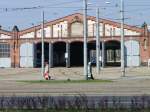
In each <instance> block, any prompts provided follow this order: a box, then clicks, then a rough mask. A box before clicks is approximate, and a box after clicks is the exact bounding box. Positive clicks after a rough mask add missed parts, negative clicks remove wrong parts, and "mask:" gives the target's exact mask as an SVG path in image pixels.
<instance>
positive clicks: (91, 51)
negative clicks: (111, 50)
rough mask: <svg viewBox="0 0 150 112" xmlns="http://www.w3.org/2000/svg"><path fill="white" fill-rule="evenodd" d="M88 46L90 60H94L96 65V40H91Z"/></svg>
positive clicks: (93, 62)
mask: <svg viewBox="0 0 150 112" xmlns="http://www.w3.org/2000/svg"><path fill="white" fill-rule="evenodd" d="M87 46H88V62H89V61H90V62H92V64H94V65H96V42H95V41H91V42H89V43H88V44H87Z"/></svg>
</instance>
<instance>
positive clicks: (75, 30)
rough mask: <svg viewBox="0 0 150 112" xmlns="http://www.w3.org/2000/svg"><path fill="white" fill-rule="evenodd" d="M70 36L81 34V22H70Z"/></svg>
mask: <svg viewBox="0 0 150 112" xmlns="http://www.w3.org/2000/svg"><path fill="white" fill-rule="evenodd" d="M71 36H72V37H76V36H83V24H82V23H80V22H75V23H72V25H71Z"/></svg>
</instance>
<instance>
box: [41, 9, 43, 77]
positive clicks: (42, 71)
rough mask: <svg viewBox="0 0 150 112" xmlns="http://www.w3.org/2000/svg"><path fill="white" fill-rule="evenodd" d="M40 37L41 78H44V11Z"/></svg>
mask: <svg viewBox="0 0 150 112" xmlns="http://www.w3.org/2000/svg"><path fill="white" fill-rule="evenodd" d="M41 37H42V58H41V64H42V71H41V72H42V76H44V11H42V24H41Z"/></svg>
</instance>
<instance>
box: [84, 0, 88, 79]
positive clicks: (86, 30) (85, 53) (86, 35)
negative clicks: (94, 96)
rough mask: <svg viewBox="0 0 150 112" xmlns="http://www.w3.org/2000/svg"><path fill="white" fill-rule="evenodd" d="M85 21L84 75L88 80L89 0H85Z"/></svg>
mask: <svg viewBox="0 0 150 112" xmlns="http://www.w3.org/2000/svg"><path fill="white" fill-rule="evenodd" d="M83 7H84V8H83V15H84V16H83V21H84V30H83V31H84V46H83V47H84V75H85V77H86V80H88V72H87V37H88V27H87V0H83Z"/></svg>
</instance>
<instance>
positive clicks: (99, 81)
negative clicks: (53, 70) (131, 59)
mask: <svg viewBox="0 0 150 112" xmlns="http://www.w3.org/2000/svg"><path fill="white" fill-rule="evenodd" d="M17 82H25V83H109V82H113V81H111V80H70V79H67V80H22V81H17Z"/></svg>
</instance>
